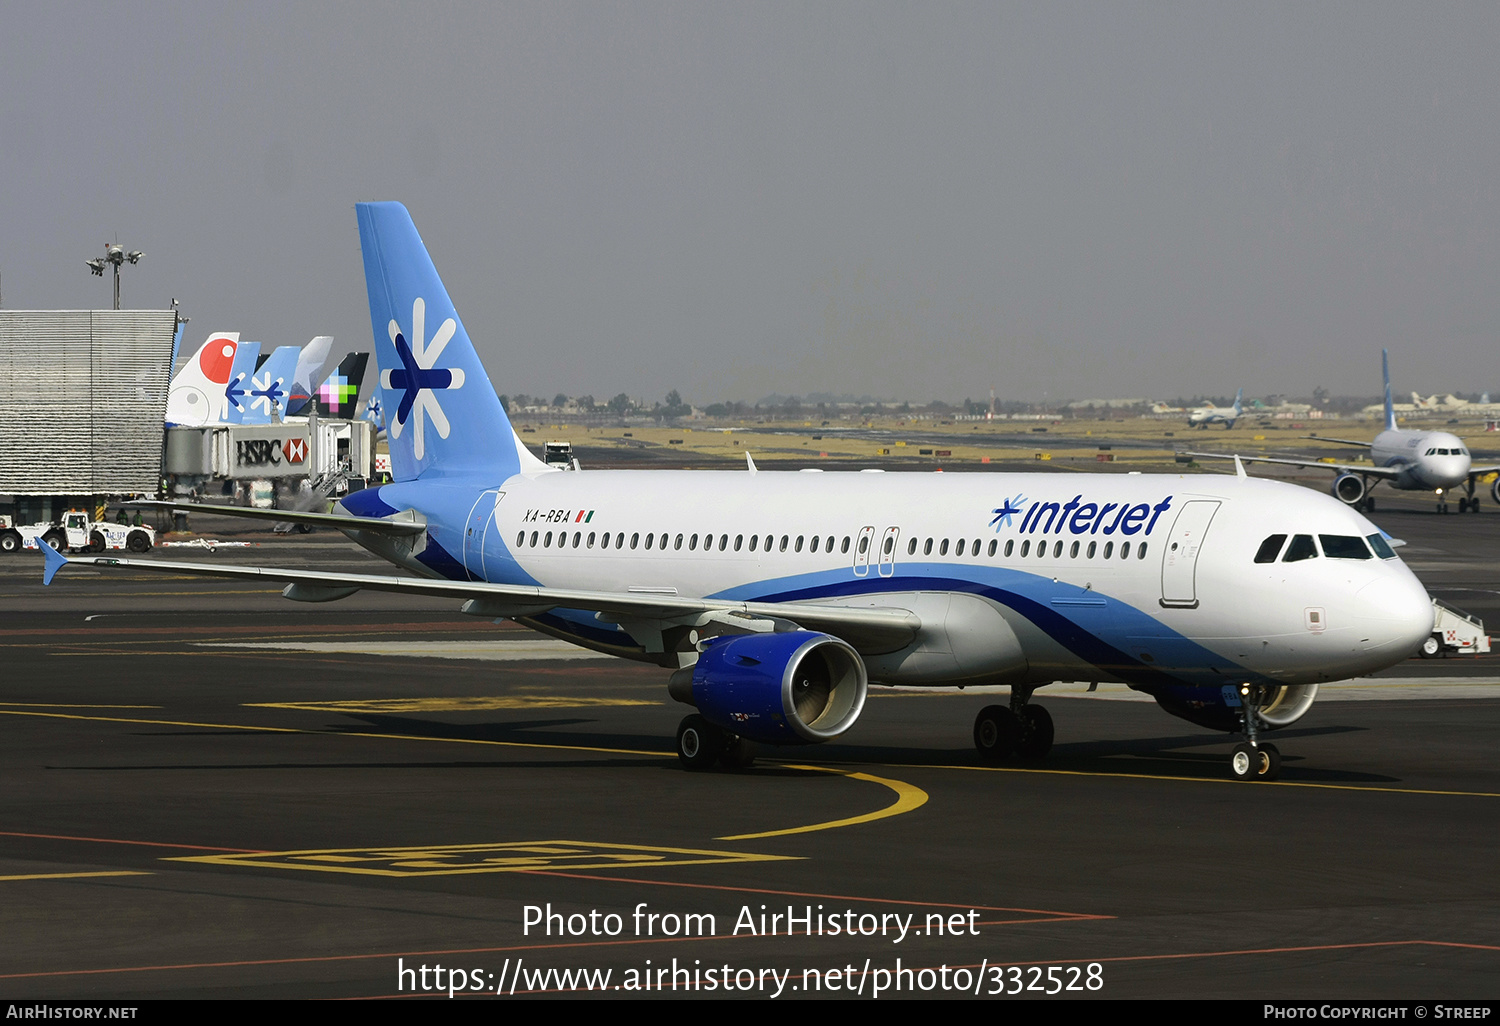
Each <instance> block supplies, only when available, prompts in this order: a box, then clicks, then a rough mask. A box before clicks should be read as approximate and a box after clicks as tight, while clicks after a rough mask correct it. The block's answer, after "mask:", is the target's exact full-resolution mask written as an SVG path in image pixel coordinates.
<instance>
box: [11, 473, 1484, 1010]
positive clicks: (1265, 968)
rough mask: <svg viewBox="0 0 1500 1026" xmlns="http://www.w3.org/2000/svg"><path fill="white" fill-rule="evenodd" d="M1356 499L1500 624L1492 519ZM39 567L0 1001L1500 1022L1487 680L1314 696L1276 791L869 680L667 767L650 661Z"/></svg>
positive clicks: (291, 554) (329, 558)
mask: <svg viewBox="0 0 1500 1026" xmlns="http://www.w3.org/2000/svg"><path fill="white" fill-rule="evenodd" d="M1324 477H1326V475H1324ZM1307 479H1308V480H1309V481H1310V482H1311V483H1314V484H1316V485H1318V486H1319V487H1326V483H1325V481H1324V479H1323V477H1317V476H1309V477H1308V478H1307ZM1376 495H1377V497H1378V500H1379V503H1380V508H1379V511H1378V512H1377V513H1376V514H1375V515H1374V517H1373V519H1374V520H1375V521H1376V522H1377V523H1379V524H1380V525H1381V526H1382V527H1383V528H1384V529H1385V530H1386V531H1388V532H1389V533H1390V534H1391V535H1393V536H1395V537H1397V538H1400V539H1403V540H1405V541H1406V542H1407V544H1406V546H1405V547H1403V548H1402V549H1401V550H1400V553H1401V555H1402V557H1403V558H1404V559H1405V560H1406V561H1407V562H1408V563H1409V564H1410V565H1411V566H1412V567H1413V569H1414V570H1415V571H1416V572H1417V573H1418V575H1419V576H1420V577H1421V578H1422V579H1423V581H1424V582H1425V583H1426V584H1427V585H1428V587H1429V589H1430V590H1432V591H1433V593H1434V594H1435V595H1437V596H1439V597H1441V598H1444V599H1445V600H1447V601H1450V602H1452V603H1454V604H1455V605H1458V606H1461V607H1463V608H1466V609H1468V610H1470V611H1471V612H1474V613H1477V614H1479V615H1481V616H1483V617H1484V618H1485V619H1486V622H1488V623H1491V624H1496V623H1500V585H1497V582H1500V510H1496V509H1495V507H1494V504H1492V503H1489V502H1488V501H1486V504H1485V507H1484V511H1483V512H1481V513H1480V514H1478V515H1472V514H1465V515H1457V514H1449V515H1447V516H1439V515H1437V514H1435V513H1434V512H1432V511H1431V509H1430V506H1431V504H1430V503H1429V502H1428V501H1427V500H1426V499H1423V498H1420V497H1418V498H1413V497H1410V496H1403V495H1400V494H1399V493H1394V492H1391V491H1389V490H1388V489H1381V490H1379V491H1378V492H1377V493H1376ZM222 525H223V527H224V530H222V531H220V530H219V527H220V524H218V523H215V522H214V521H212V520H211V519H209V518H203V519H200V520H198V521H196V522H195V527H196V528H197V530H198V531H199V533H200V535H210V534H214V533H215V532H216V531H217V532H218V535H217V536H220V537H224V538H226V539H230V540H248V541H252V542H254V543H256V544H253V545H251V546H249V547H243V548H240V547H236V548H219V549H218V550H217V551H214V552H212V553H210V552H206V551H193V550H185V551H184V550H175V549H168V548H162V549H159V550H157V552H156V554H155V555H156V556H157V557H158V558H169V559H188V558H191V559H196V560H217V561H233V562H237V563H263V564H271V565H306V566H318V567H324V568H328V569H354V568H358V567H368V566H370V565H371V564H372V559H373V557H366V556H364V555H363V554H362V553H361V552H360V551H359V550H358V549H356V548H355V547H354V546H353V545H352V544H349V543H346V542H344V541H342V540H341V539H339V538H337V537H336V536H330V535H327V534H322V533H318V534H313V535H309V536H292V537H287V538H278V537H273V536H272V535H270V534H269V533H268V532H261V531H251V532H248V533H237V532H239V530H240V529H239V528H236V527H234V525H233V523H232V522H229V521H224V522H222ZM231 532H235V533H231ZM40 564H41V560H40V558H39V557H38V556H37V555H36V554H35V553H25V554H22V555H20V556H15V557H9V558H4V559H0V645H3V648H4V653H5V654H4V658H5V661H6V664H7V672H6V673H5V674H4V676H3V682H0V730H3V732H4V733H3V738H4V743H3V746H0V773H3V777H4V780H5V784H6V786H5V788H4V789H3V791H0V810H3V812H0V903H3V905H0V907H3V908H4V909H5V937H6V941H5V943H4V944H3V945H0V994H3V995H4V996H5V997H7V998H54V997H55V998H105V997H117V998H123V999H137V998H147V997H188V996H191V997H210V998H213V997H222V998H238V997H371V996H385V995H398V994H411V993H414V992H415V993H418V994H421V993H427V994H434V993H436V990H435V989H434V988H435V987H436V985H437V984H438V983H439V982H441V983H442V984H443V986H441V987H440V988H437V989H440V990H441V991H442V993H443V995H444V1000H446V995H447V990H448V984H450V983H454V982H456V981H460V980H461V982H462V984H463V986H464V988H465V990H466V991H467V990H468V989H470V988H471V986H472V985H475V984H478V985H479V986H480V987H481V988H482V989H485V990H487V991H489V992H491V993H493V992H494V991H496V990H497V989H499V990H501V991H502V992H504V994H506V995H507V996H508V995H509V991H510V988H511V987H515V996H521V995H522V994H528V993H547V994H575V993H576V994H578V995H580V996H581V995H582V994H583V993H586V991H584V990H583V989H582V984H581V983H580V981H579V980H578V979H577V978H574V979H572V980H571V981H565V980H563V979H562V978H561V977H560V976H558V975H555V974H552V975H548V972H549V971H550V970H557V971H559V972H560V971H571V972H577V971H590V972H594V971H598V972H603V971H605V970H608V971H609V973H610V974H611V975H610V977H609V979H608V981H607V982H604V983H602V984H601V982H600V978H599V977H597V976H592V977H589V980H590V982H591V983H593V984H595V985H596V987H597V986H601V985H602V986H603V987H605V988H607V989H606V991H605V992H606V993H608V994H609V995H611V996H627V995H635V994H638V993H641V991H639V990H632V989H631V987H632V986H634V987H636V988H640V987H641V986H642V985H643V981H645V982H647V983H649V985H650V990H649V991H647V992H646V993H649V994H650V995H651V996H658V990H657V988H658V986H661V987H664V988H666V990H665V993H666V995H669V996H670V995H671V994H673V993H674V991H673V990H672V985H673V984H674V982H675V984H676V990H675V993H676V994H678V995H684V996H714V997H718V996H725V994H726V988H725V987H724V986H723V985H722V983H721V982H719V981H722V980H724V979H726V978H727V979H728V980H729V981H731V982H732V984H733V987H734V988H735V989H733V990H729V991H728V993H729V994H730V995H732V996H741V997H763V998H770V997H773V996H774V995H776V994H778V993H779V995H780V999H783V1000H784V999H787V998H791V997H801V996H807V995H808V994H809V993H810V992H811V993H813V994H818V995H823V996H828V995H829V994H830V993H833V994H837V995H839V996H851V993H850V992H854V993H857V994H858V995H859V996H863V997H874V996H876V995H875V991H876V989H877V988H880V987H885V988H887V989H886V990H885V991H884V993H882V994H881V995H880V996H882V997H886V998H889V997H895V996H902V997H908V996H912V994H913V992H914V991H913V988H915V993H916V994H918V995H920V996H924V997H932V996H938V995H944V994H947V995H952V996H958V994H959V993H966V994H968V995H974V994H975V993H979V994H981V995H993V993H994V991H995V989H996V988H997V987H998V988H999V989H1000V990H1002V991H1004V992H1005V993H1006V995H1007V996H1017V995H1014V994H1012V993H1011V992H1012V991H1014V990H1016V989H1018V988H1020V989H1021V996H1027V997H1040V996H1043V995H1044V994H1045V992H1046V991H1047V990H1049V989H1058V990H1060V991H1061V992H1060V993H1059V994H1058V995H1057V997H1058V998H1059V999H1065V998H1089V997H1107V998H1126V997H1169V998H1178V997H1205V998H1214V997H1230V998H1246V999H1256V1000H1265V999H1273V998H1306V999H1338V998H1348V999H1353V998H1388V999H1400V998H1430V999H1437V998H1441V999H1481V998H1486V997H1495V996H1496V993H1497V991H1500V926H1497V924H1500V884H1497V882H1496V879H1497V876H1496V873H1495V872H1494V865H1493V864H1494V859H1495V853H1496V850H1497V843H1496V842H1497V840H1500V826H1497V824H1500V760H1497V759H1496V758H1495V757H1494V752H1495V749H1496V741H1497V738H1500V700H1497V699H1500V679H1497V678H1500V674H1497V672H1496V671H1497V669H1500V655H1496V656H1491V657H1479V658H1455V659H1441V660H1429V661H1424V660H1417V659H1413V660H1411V661H1409V662H1407V663H1405V664H1403V665H1400V666H1397V667H1394V668H1392V669H1391V670H1388V671H1386V672H1384V673H1382V674H1379V675H1377V676H1376V677H1373V678H1364V679H1361V680H1359V681H1354V682H1349V683H1347V684H1340V685H1335V686H1332V687H1329V688H1327V689H1326V694H1325V696H1324V698H1325V699H1327V700H1324V701H1320V702H1319V703H1318V704H1317V705H1316V706H1314V708H1313V709H1312V711H1311V712H1309V713H1308V715H1307V716H1306V717H1304V718H1303V719H1302V720H1301V721H1299V722H1298V723H1297V724H1295V725H1294V726H1292V727H1289V728H1286V729H1284V730H1281V731H1278V732H1276V734H1275V735H1274V740H1275V741H1276V743H1277V744H1278V746H1279V747H1280V749H1281V751H1282V753H1283V757H1284V763H1283V775H1282V779H1281V780H1280V781H1279V782H1277V783H1273V784H1246V783H1236V782H1233V781H1230V780H1229V779H1228V770H1227V760H1228V753H1229V749H1230V747H1231V741H1230V740H1229V739H1228V737H1227V736H1226V735H1221V734H1213V733H1210V732H1207V731H1203V730H1200V729H1199V728H1196V727H1194V726H1192V725H1191V724H1188V723H1185V722H1184V721H1181V720H1178V719H1174V718H1172V717H1170V716H1168V715H1166V714H1165V713H1163V712H1161V711H1160V710H1158V709H1157V708H1156V707H1155V705H1154V704H1153V703H1150V702H1149V701H1146V702H1143V701H1138V700H1131V699H1136V698H1138V697H1139V696H1135V695H1133V694H1131V693H1129V692H1127V691H1125V690H1124V689H1118V688H1110V687H1107V686H1106V687H1103V688H1101V689H1100V691H1098V692H1096V693H1095V694H1093V695H1087V694H1081V693H1080V691H1081V689H1079V688H1076V687H1074V688H1067V689H1061V693H1059V694H1057V695H1055V696H1049V695H1048V694H1047V692H1043V693H1041V694H1040V695H1039V696H1038V701H1040V702H1042V703H1043V704H1046V705H1048V706H1049V707H1050V709H1051V712H1052V714H1053V718H1054V720H1055V722H1056V726H1057V743H1056V747H1055V748H1054V750H1053V753H1052V755H1051V757H1050V758H1049V759H1048V760H1047V761H1046V762H1044V763H1040V764H1020V763H1017V764H1012V765H1008V766H1005V767H1001V768H988V767H981V766H980V765H979V764H978V762H977V759H976V758H975V755H974V753H973V748H972V742H971V739H970V731H971V728H972V723H973V718H974V714H975V713H976V712H977V711H978V710H979V709H980V708H981V707H982V706H984V705H986V704H988V703H990V702H993V701H996V700H997V699H996V697H995V696H993V695H985V694H976V693H974V692H972V691H971V692H968V693H958V692H948V693H940V694H921V693H914V692H912V691H893V690H889V689H872V693H871V699H870V701H869V703H868V705H867V707H866V710H865V713H864V715H863V717H862V718H861V719H860V721H859V723H858V724H857V725H856V727H855V728H854V729H853V730H851V731H850V732H849V734H847V735H845V736H844V737H843V738H841V739H839V740H837V741H835V742H832V743H830V744H827V745H823V746H819V747H815V748H808V749H803V750H797V751H787V750H782V751H779V752H773V753H769V754H767V755H765V756H763V757H762V758H761V759H760V760H759V761H758V762H757V763H756V765H755V766H754V767H753V768H752V769H750V770H748V771H742V772H710V773H697V774H694V773H687V772H684V771H682V770H681V769H680V768H679V767H678V764H677V760H676V757H675V755H674V754H673V731H674V729H675V727H676V724H677V722H678V720H680V719H681V718H682V716H683V715H684V714H685V713H687V712H688V711H689V710H688V709H687V707H685V706H681V705H678V704H676V703H674V702H672V701H671V700H670V699H668V697H667V695H666V689H665V673H664V672H663V671H662V670H660V669H657V668H654V667H649V666H640V665H637V664H632V663H627V662H624V661H620V660H613V659H606V658H595V657H593V656H591V655H589V654H588V653H580V652H578V651H577V650H573V649H568V648H566V647H562V646H559V645H557V644H556V643H554V642H552V641H551V640H550V639H546V638H542V637H540V636H538V635H535V634H533V633H531V632H529V631H526V630H523V629H521V628H518V627H516V626H514V625H508V624H500V625H496V624H492V623H490V622H488V621H485V620H473V619H469V618H465V617H463V616H461V615H459V614H458V613H457V611H456V609H455V608H454V607H455V606H456V603H452V602H446V601H435V600H418V601H412V600H410V599H406V598H404V597H402V598H399V599H398V598H397V597H393V596H387V595H367V594H361V595H357V596H354V597H353V598H350V599H348V600H345V601H342V602H337V603H329V604H325V605H303V604H294V603H290V602H286V601H285V600H282V599H281V598H280V597H279V595H278V592H277V590H276V589H275V588H274V587H255V586H253V585H248V584H246V583H245V582H238V581H236V582H215V581H206V580H199V579H188V578H181V577H176V576H157V575H150V574H145V573H136V572H124V571H122V572H118V573H105V572H103V571H99V570H97V569H96V568H91V567H83V568H76V569H71V570H66V571H64V573H63V575H62V576H60V577H59V579H58V581H57V582H55V583H54V585H53V586H52V587H50V588H46V589H43V588H42V587H41V584H40V574H41V570H40ZM549 905H550V911H551V912H553V913H556V914H558V915H560V916H562V917H564V918H561V919H557V920H553V921H552V930H551V935H550V936H549V935H548V932H547V930H546V928H545V924H546V922H547V919H546V912H547V907H548V906H549ZM788 907H790V908H791V909H792V910H793V914H794V916H796V917H799V918H798V921H796V922H794V923H793V924H792V929H791V931H790V933H789V932H788V929H787V923H786V918H785V917H786V914H787V910H788ZM529 909H534V910H539V911H528V910H529ZM805 910H810V913H808V912H805ZM638 911H639V913H640V916H639V917H637V915H636V913H637V912H638ZM594 913H597V914H594ZM762 913H764V914H765V916H766V917H767V918H766V919H765V920H764V921H763V920H762V919H761V916H762ZM778 913H779V914H780V915H781V916H782V918H781V920H779V921H772V920H771V919H770V918H769V917H770V916H771V915H773V914H778ZM591 914H593V915H592V917H591ZM805 914H807V915H810V916H811V918H810V919H809V920H806V921H804V920H802V919H801V918H800V917H803V916H804V915H805ZM653 915H654V916H656V917H657V918H655V919H652V918H651V916H653ZM538 916H539V917H540V918H541V922H539V923H537V924H536V925H530V926H528V919H529V918H537V917H538ZM610 916H614V917H617V918H614V919H611V918H609V917H610ZM689 916H693V917H699V918H693V919H688V918H687V917H689ZM708 916H712V917H713V919H712V922H711V923H710V921H709V920H708V919H707V918H703V917H708ZM908 916H909V917H911V918H910V919H907V918H906V917H908ZM567 917H573V918H572V919H571V920H570V919H569V918H567ZM903 924H905V925H906V929H907V932H906V933H905V935H904V936H903V935H902V934H901V932H900V931H901V927H902V925H903ZM570 927H571V929H570ZM763 927H770V928H772V929H773V930H774V932H768V931H766V930H764V929H763ZM835 927H836V928H837V930H838V932H837V933H835V932H834V929H835ZM685 930H692V931H697V930H701V931H702V935H697V933H694V934H693V935H691V936H684V935H683V932H684V931H685ZM851 930H852V934H851ZM575 931H579V932H575ZM611 931H614V932H613V933H611ZM439 965H441V966H442V969H443V973H442V974H441V976H440V975H439V974H438V973H437V972H436V967H437V966H439ZM945 966H946V967H947V969H946V972H945V971H943V967H945ZM726 968H727V972H726ZM898 969H903V970H915V972H912V973H910V974H909V975H906V976H903V975H901V974H900V973H899V972H898ZM997 969H999V970H1001V971H1000V972H999V973H997V972H996V970H997ZM402 970H411V972H410V973H406V974H403V972H402ZM424 970H425V971H424ZM454 970H461V971H462V975H461V976H459V975H455V974H454V973H453V971H454ZM663 970H665V975H658V974H659V973H660V972H661V971H663ZM674 970H677V972H676V973H675V975H674ZM710 970H712V975H709V974H710ZM924 970H931V972H923V971H924ZM538 973H540V974H542V975H535V974H538ZM788 973H789V974H790V975H786V974H788ZM882 974H883V975H882ZM710 980H712V981H714V982H715V989H713V990H709V989H708V985H709V981H710ZM960 983H962V984H963V985H964V986H963V987H960V986H959V984H960ZM695 984H696V988H697V989H687V988H689V987H694V986H695ZM898 985H899V986H901V987H902V989H901V990H900V991H899V992H897V991H896V990H894V989H892V988H894V987H896V986H898ZM424 987H425V988H426V989H424ZM616 987H620V988H623V989H620V990H615V989H614V988H616ZM929 987H930V989H927V988H929ZM740 988H744V989H740ZM778 988H779V989H778ZM1070 988H1072V989H1070ZM598 992H599V991H598V990H597V989H595V990H594V991H593V993H598ZM995 996H998V995H995ZM492 999H493V998H492Z"/></svg>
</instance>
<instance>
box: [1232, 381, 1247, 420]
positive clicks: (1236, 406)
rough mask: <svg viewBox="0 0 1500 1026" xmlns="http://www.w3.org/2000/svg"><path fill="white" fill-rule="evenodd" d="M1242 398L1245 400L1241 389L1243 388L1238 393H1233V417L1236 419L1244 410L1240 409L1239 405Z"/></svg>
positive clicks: (1243, 391)
mask: <svg viewBox="0 0 1500 1026" xmlns="http://www.w3.org/2000/svg"><path fill="white" fill-rule="evenodd" d="M1244 398H1245V390H1244V389H1243V388H1242V389H1240V390H1239V391H1238V392H1236V393H1234V415H1235V416H1236V417H1238V416H1239V415H1240V413H1241V412H1242V411H1243V409H1244V408H1243V407H1242V406H1241V405H1240V401H1241V400H1242V399H1244Z"/></svg>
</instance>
